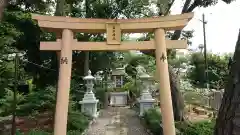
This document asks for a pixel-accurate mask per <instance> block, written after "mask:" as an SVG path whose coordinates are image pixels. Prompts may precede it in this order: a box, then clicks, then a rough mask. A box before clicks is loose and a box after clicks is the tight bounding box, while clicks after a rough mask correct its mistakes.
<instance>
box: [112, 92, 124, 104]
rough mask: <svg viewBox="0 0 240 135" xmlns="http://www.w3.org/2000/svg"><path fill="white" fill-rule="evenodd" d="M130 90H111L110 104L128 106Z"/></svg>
mask: <svg viewBox="0 0 240 135" xmlns="http://www.w3.org/2000/svg"><path fill="white" fill-rule="evenodd" d="M127 97H128V92H127V91H126V92H111V93H110V105H111V106H126V105H127Z"/></svg>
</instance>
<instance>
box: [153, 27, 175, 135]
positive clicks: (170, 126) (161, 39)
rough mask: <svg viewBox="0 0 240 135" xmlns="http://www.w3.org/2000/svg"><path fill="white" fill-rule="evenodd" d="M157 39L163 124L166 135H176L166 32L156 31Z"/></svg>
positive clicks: (157, 62)
mask: <svg viewBox="0 0 240 135" xmlns="http://www.w3.org/2000/svg"><path fill="white" fill-rule="evenodd" d="M154 39H155V48H156V49H155V57H156V64H157V74H158V77H159V82H160V89H159V92H160V105H161V114H162V123H163V129H164V130H163V134H164V135H175V134H176V131H175V124H174V115H173V108H172V96H171V89H170V80H169V72H168V62H167V52H166V42H165V31H164V30H163V29H156V30H155V33H154Z"/></svg>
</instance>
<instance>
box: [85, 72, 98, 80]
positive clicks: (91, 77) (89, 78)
mask: <svg viewBox="0 0 240 135" xmlns="http://www.w3.org/2000/svg"><path fill="white" fill-rule="evenodd" d="M94 79H95V78H94V77H93V76H92V72H91V71H90V70H89V71H88V75H87V76H85V77H84V78H83V80H94Z"/></svg>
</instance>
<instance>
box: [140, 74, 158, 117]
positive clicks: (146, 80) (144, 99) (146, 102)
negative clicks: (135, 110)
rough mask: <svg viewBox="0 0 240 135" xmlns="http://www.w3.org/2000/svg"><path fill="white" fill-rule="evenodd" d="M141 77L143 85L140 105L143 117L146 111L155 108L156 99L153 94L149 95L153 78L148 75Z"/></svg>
mask: <svg viewBox="0 0 240 135" xmlns="http://www.w3.org/2000/svg"><path fill="white" fill-rule="evenodd" d="M139 77H140V79H141V81H142V84H143V89H142V92H141V97H140V99H139V104H140V113H139V116H143V114H144V112H145V111H147V110H148V109H150V108H153V104H154V102H155V99H153V98H152V95H151V93H149V87H150V85H151V82H152V77H151V76H149V75H148V74H146V73H142V74H141V75H140V76H139Z"/></svg>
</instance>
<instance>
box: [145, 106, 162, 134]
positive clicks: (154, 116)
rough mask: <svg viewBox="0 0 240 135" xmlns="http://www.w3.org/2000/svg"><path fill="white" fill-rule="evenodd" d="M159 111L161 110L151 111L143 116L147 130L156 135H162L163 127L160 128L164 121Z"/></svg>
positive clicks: (154, 109)
mask: <svg viewBox="0 0 240 135" xmlns="http://www.w3.org/2000/svg"><path fill="white" fill-rule="evenodd" d="M159 110H160V109H159V108H153V109H149V110H148V111H146V112H145V113H144V115H143V118H144V121H145V123H146V126H147V128H148V129H149V130H150V131H151V132H152V133H153V134H154V135H161V134H162V127H161V126H160V124H161V121H162V116H161V113H160V111H159Z"/></svg>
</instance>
